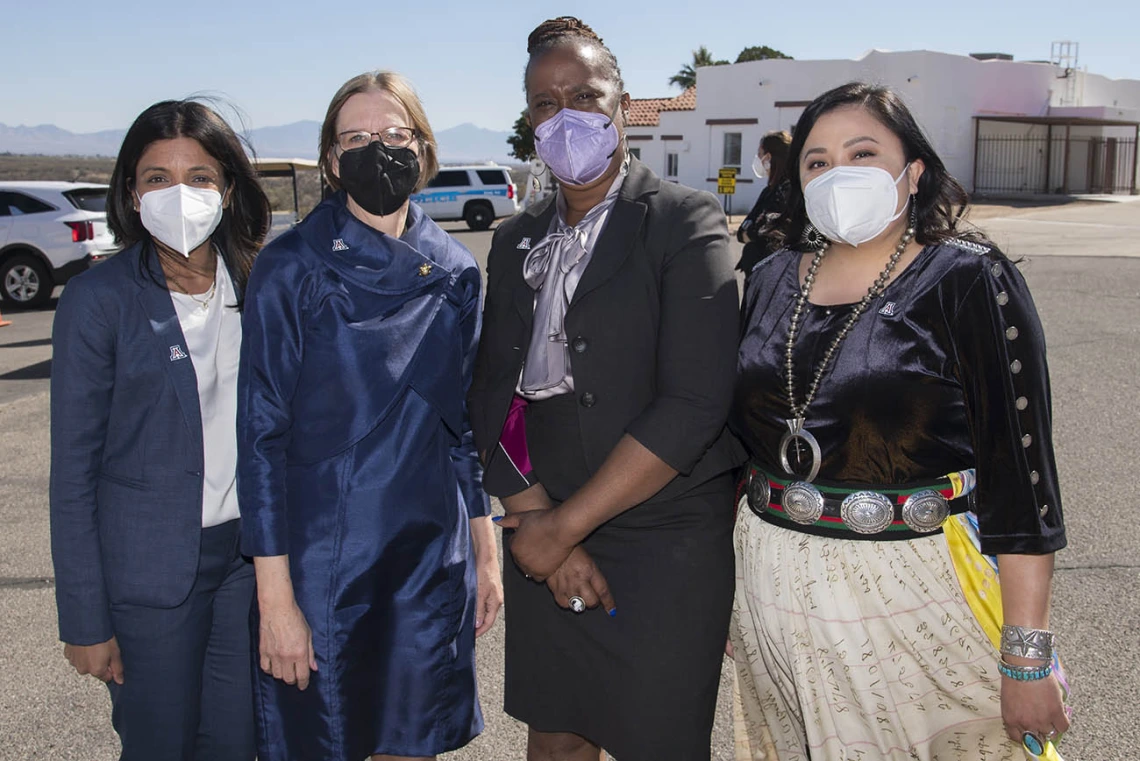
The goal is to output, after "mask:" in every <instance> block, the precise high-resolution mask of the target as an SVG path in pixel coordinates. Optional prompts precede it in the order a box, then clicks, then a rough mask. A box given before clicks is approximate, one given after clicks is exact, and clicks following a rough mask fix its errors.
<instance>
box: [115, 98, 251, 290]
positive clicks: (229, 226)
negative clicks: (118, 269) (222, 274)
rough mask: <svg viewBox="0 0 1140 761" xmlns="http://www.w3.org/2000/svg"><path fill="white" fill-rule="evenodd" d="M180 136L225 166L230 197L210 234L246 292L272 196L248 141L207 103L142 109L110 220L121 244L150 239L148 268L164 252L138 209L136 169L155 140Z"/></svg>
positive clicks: (119, 170)
mask: <svg viewBox="0 0 1140 761" xmlns="http://www.w3.org/2000/svg"><path fill="white" fill-rule="evenodd" d="M178 137H188V138H192V139H194V140H196V141H198V144H199V145H201V146H202V148H203V149H204V150H205V151H206V153H208V154H210V155H211V156H212V157H213V158H214V160H216V161H217V162H218V163H219V164H221V166H222V173H223V176H224V181H225V188H226V191H228V192H229V194H230V202H229V206H228V207H227V208H226V209H225V211H224V212H223V213H222V221H221V224H219V225H218V229H217V230H215V231H214V233H213V234H212V235H211V236H210V240H211V241H213V243H214V244H215V245H216V246H217V247H218V250H219V251H221V253H222V259H223V260H224V261H225V263H226V267H227V269H229V271H230V277H232V278H233V281H234V287H235V289H236V290H237V292H238V294H239V298H240V294H242V293H244V292H245V284H246V282H247V281H248V280H249V271H250V269H251V268H252V267H253V260H254V258H255V257H256V256H257V252H258V250H259V249H260V248H261V243H262V241H263V240H264V239H265V234H266V233H267V232H269V224H270V219H271V212H270V207H269V199H268V198H267V197H266V196H265V191H263V190H262V189H261V184H260V183H259V182H258V180H257V172H256V171H254V168H253V165H252V164H251V163H250V160H249V156H248V155H247V154H246V146H245V144H244V143H243V141H242V140H241V138H239V137H238V136H237V134H236V133H235V132H234V131H233V129H232V128H231V127H230V125H229V124H227V123H226V121H225V119H223V118H222V117H221V116H219V115H218V114H217V112H215V111H214V110H213V109H211V108H210V107H209V106H206V105H204V104H203V103H200V102H198V101H196V100H164V101H161V102H160V103H155V104H154V105H153V106H151V107H150V108H148V109H146V110H145V111H143V112H142V113H141V114H139V117H138V118H137V119H135V122H134V124H132V125H131V128H130V129H129V130H127V135H126V137H124V138H123V146H122V148H120V149H119V157H118V159H116V161H115V170H114V171H113V172H112V173H111V188H110V190H109V191H108V195H107V225H108V226H109V227H110V228H111V232H112V233H114V234H115V239H116V241H117V242H118V243H119V245H121V246H124V247H125V246H132V245H134V244H136V243H139V242H146V243H149V244H150V245H148V246H147V250H148V252H149V253H148V254H147V255H144V257H143V260H142V262H143V269H144V271H149V267H148V266H147V260H146V256H150V255H153V256H159V255H162V254H161V253H159V251H160V249H159V247H158V246H155V245H154V241H153V238H152V236H151V234H150V233H149V232H148V231H147V229H146V228H145V227H143V223H142V218H141V217H140V216H139V213H138V212H137V211H135V206H134V201H133V196H134V192H135V172H136V170H137V169H138V163H139V159H140V158H141V157H142V155H143V153H144V152H145V151H146V149H147V148H148V147H149V146H150V145H151V144H152V143H154V142H157V141H159V140H172V139H174V138H178Z"/></svg>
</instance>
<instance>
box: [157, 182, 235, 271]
mask: <svg viewBox="0 0 1140 761" xmlns="http://www.w3.org/2000/svg"><path fill="white" fill-rule="evenodd" d="M136 196H137V197H138V199H139V216H141V217H142V223H143V227H145V228H146V229H147V232H149V233H150V234H151V235H153V236H154V237H155V238H157V239H158V240H159V241H161V242H162V243H163V244H165V245H167V246H169V247H170V248H172V249H174V250H175V251H177V252H178V253H180V254H182V255H183V256H185V257H187V258H189V256H190V252H191V251H193V250H194V249H196V248H198V246H200V245H202V244H203V243H205V242H206V240H207V239H208V238H209V237H210V235H212V234H213V232H214V230H217V229H218V225H219V224H221V221H222V194H221V193H219V192H218V191H216V190H209V189H207V188H192V187H190V186H189V185H173V186H171V187H169V188H163V189H162V190H152V191H150V192H149V193H146V194H144V195H141V196H139V195H137V193H136Z"/></svg>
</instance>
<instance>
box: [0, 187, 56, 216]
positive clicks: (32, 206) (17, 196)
mask: <svg viewBox="0 0 1140 761" xmlns="http://www.w3.org/2000/svg"><path fill="white" fill-rule="evenodd" d="M0 205H2V206H4V207H6V211H7V213H8V214H10V215H12V216H16V215H18V214H39V213H40V212H44V211H54V210H55V207H54V206H52V205H50V204H46V203H44V202H43V201H41V200H40V199H38V198H32V197H31V196H27V195H24V194H23V193H14V192H12V191H8V192H6V193H0Z"/></svg>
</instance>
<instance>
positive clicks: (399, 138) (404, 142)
mask: <svg viewBox="0 0 1140 761" xmlns="http://www.w3.org/2000/svg"><path fill="white" fill-rule="evenodd" d="M419 136H420V135H419V133H418V132H416V130H414V129H412V128H411V127H389V128H388V129H386V130H384V131H383V132H368V131H366V130H353V131H350V132H341V133H340V134H339V135H337V136H336V144H337V145H338V146H339V147H340V149H341V150H342V151H351V150H352V149H353V148H363V147H364V146H366V145H368V144H369V143H371V142H372V138H377V139H378V140H379V141H380V142H381V143H383V144H384V145H386V146H387V147H389V148H407V147H408V146H409V145H411V144H412V141H414V140H416V139H417V138H418V137H419Z"/></svg>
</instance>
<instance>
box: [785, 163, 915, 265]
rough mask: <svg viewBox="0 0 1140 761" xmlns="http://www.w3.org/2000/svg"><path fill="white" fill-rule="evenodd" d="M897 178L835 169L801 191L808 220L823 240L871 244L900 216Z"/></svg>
mask: <svg viewBox="0 0 1140 761" xmlns="http://www.w3.org/2000/svg"><path fill="white" fill-rule="evenodd" d="M909 166H910V164H907V165H906V166H905V167H903V170H902V172H901V173H900V174H899V176H898V177H891V175H890V172H887V171H886V170H885V169H880V168H878V167H873V166H837V167H835V168H834V169H829V170H827V171H826V172H824V173H823V174H821V175H820V176H819V177H816V178H815V179H814V180H812V181H811V182H809V183H808V184H807V186H806V187H805V188H804V206H805V207H806V210H807V215H808V219H809V220H811V223H812V224H813V225H815V228H816V229H817V230H819V231H820V232H821V233H823V235H824V237H826V238H827V239H829V240H833V241H842V242H844V243H847V244H850V245H852V246H858V245H859V244H860V243H866V242H867V241H869V240H872V239H873V238H875V237H876V236H878V235H879V234H880V233H882V232H883V230H886V229H887V226H888V225H889V224H890V223H891V222H894V221H895V220H896V219H898V218H899V217H900V216H902V213H903V212H904V211H906V204H905V203H904V204H903V207H902V208H901V209H899V208H898V205H899V196H898V190H897V186H898V183H899V180H901V179H902V178H903V177H905V176H906V170H907V168H908V167H909Z"/></svg>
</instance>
